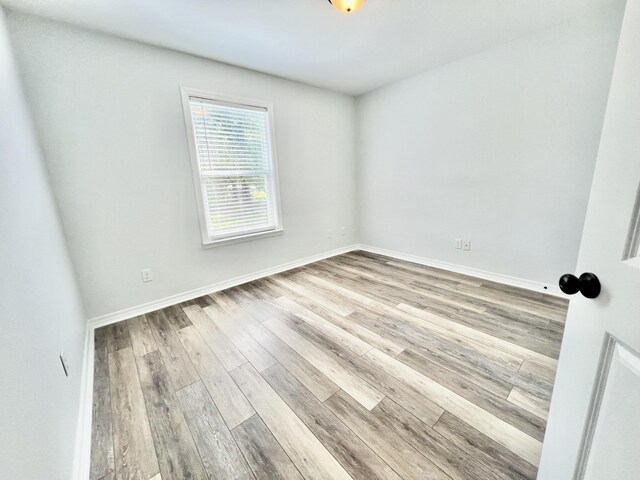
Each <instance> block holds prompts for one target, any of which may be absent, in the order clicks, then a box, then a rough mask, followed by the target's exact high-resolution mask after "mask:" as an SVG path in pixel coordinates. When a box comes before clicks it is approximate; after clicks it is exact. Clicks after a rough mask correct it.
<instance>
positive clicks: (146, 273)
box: [142, 268, 153, 282]
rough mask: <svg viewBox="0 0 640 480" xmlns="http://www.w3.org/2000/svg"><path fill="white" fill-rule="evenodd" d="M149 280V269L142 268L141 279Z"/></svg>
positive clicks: (150, 278) (150, 277)
mask: <svg viewBox="0 0 640 480" xmlns="http://www.w3.org/2000/svg"><path fill="white" fill-rule="evenodd" d="M151 280H153V277H152V276H151V269H150V268H145V269H144V270H142V281H143V282H150V281H151Z"/></svg>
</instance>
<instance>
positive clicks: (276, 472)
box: [91, 252, 567, 480]
mask: <svg viewBox="0 0 640 480" xmlns="http://www.w3.org/2000/svg"><path fill="white" fill-rule="evenodd" d="M566 309H567V302H566V301H565V300H564V299H558V298H555V297H552V296H548V295H543V294H541V293H535V292H530V291H526V290H520V289H516V288H512V287H508V286H504V285H501V284H496V283H492V282H487V281H485V280H479V279H477V278H473V277H468V276H463V275H458V274H454V273H451V272H446V271H442V270H437V269H434V268H429V267H424V266H421V265H416V264H412V263H408V262H403V261H399V260H395V259H391V258H387V257H382V256H379V255H373V254H370V253H364V252H354V253H349V254H345V255H340V256H337V257H333V258H331V259H328V260H324V261H321V262H317V263H314V264H311V265H308V266H306V267H303V268H298V269H295V270H291V271H289V272H286V273H283V274H280V275H275V276H272V277H268V278H265V279H262V280H259V281H255V282H251V283H249V284H245V285H242V286H240V287H236V288H232V289H229V290H225V291H223V292H219V293H215V294H212V295H208V296H204V297H201V298H198V299H196V300H193V301H189V302H185V303H182V304H179V305H175V306H172V307H169V308H165V309H163V310H159V311H156V312H152V313H149V314H146V315H142V316H139V317H136V318H133V319H130V320H127V321H124V322H120V323H116V324H114V325H110V326H107V327H104V328H100V329H98V330H96V332H95V379H94V401H93V436H92V456H91V478H92V480H98V479H139V480H149V479H153V480H160V479H162V480H170V479H207V478H210V479H214V478H215V479H245V478H246V479H254V478H255V479H289V478H291V479H302V478H305V479H323V480H324V479H332V478H337V479H343V478H344V479H348V478H354V479H363V480H371V479H381V480H382V479H385V480H388V479H400V478H404V479H430V478H433V479H450V478H451V479H474V480H477V479H533V478H535V476H536V471H537V469H536V466H537V464H538V461H539V458H540V452H541V448H542V440H543V437H544V430H545V424H546V418H547V410H548V407H549V397H550V395H551V389H552V386H553V379H554V375H555V370H556V363H557V358H558V352H559V349H560V341H561V338H562V332H563V326H564V324H563V322H564V318H565V314H566Z"/></svg>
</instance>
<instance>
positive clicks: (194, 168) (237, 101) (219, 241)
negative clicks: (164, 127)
mask: <svg viewBox="0 0 640 480" xmlns="http://www.w3.org/2000/svg"><path fill="white" fill-rule="evenodd" d="M180 93H181V96H182V107H183V111H184V119H185V127H186V133H187V143H188V145H189V157H190V159H191V173H192V175H193V185H194V188H195V194H196V205H197V208H198V219H199V222H200V236H201V241H202V247H203V248H211V247H217V246H221V245H229V244H233V243H239V242H245V241H249V240H254V239H258V238H263V237H268V236H272V235H278V234H281V233H282V232H284V226H283V224H282V209H281V206H280V181H279V177H278V159H277V155H276V135H275V126H274V124H275V122H274V114H273V103H271V102H265V101H261V100H252V99H247V98H240V97H231V96H228V95H221V94H218V93H213V92H209V91H205V90H200V89H196V88H189V87H180ZM191 98H202V99H204V100H207V101H210V102H214V103H220V104H223V105H229V106H231V107H239V108H242V107H245V108H247V109H251V108H253V109H259V110H266V112H267V119H268V120H267V122H268V125H267V127H268V128H269V143H270V147H271V164H272V165H271V169H272V171H271V176H272V179H273V195H274V196H275V198H274V202H273V207H274V215H275V216H276V222H275V227H274V228H269V229H256V228H253V229H247V230H246V231H243V232H242V233H239V234H238V233H233V234H230V235H228V236H220V237H211V236H210V235H209V225H208V222H207V216H206V211H205V201H204V194H203V190H202V179H203V178H204V177H202V176H201V175H200V164H199V162H198V150H197V147H196V137H195V133H194V125H193V119H192V117H191V104H190V101H191Z"/></svg>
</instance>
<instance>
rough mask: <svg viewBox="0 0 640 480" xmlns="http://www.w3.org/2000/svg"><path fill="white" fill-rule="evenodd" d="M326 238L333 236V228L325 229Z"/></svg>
mask: <svg viewBox="0 0 640 480" xmlns="http://www.w3.org/2000/svg"><path fill="white" fill-rule="evenodd" d="M327 238H328V239H329V240H331V239H332V238H333V230H327Z"/></svg>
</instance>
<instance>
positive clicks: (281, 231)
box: [202, 228, 284, 248]
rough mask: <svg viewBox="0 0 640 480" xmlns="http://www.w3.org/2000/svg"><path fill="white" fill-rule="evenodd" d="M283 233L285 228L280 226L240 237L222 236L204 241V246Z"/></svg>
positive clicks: (218, 245)
mask: <svg viewBox="0 0 640 480" xmlns="http://www.w3.org/2000/svg"><path fill="white" fill-rule="evenodd" d="M282 233H284V228H278V229H276V230H268V231H266V232H257V233H250V234H248V235H240V236H238V237H229V238H222V239H220V240H213V241H210V242H206V243H203V244H202V248H215V247H222V246H224V245H233V244H234V243H242V242H248V241H251V240H256V239H258V238H265V237H272V236H275V235H281V234H282Z"/></svg>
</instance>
